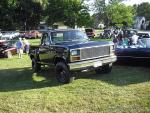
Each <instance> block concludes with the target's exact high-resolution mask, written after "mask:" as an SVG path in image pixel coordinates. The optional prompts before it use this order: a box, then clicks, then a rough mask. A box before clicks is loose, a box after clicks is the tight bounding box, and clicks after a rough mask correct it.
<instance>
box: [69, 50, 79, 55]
mask: <svg viewBox="0 0 150 113" xmlns="http://www.w3.org/2000/svg"><path fill="white" fill-rule="evenodd" d="M77 55H80V51H79V50H72V51H71V56H77Z"/></svg>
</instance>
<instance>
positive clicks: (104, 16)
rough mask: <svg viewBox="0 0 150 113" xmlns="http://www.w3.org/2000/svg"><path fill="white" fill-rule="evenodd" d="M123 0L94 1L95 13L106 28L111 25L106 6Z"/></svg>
mask: <svg viewBox="0 0 150 113" xmlns="http://www.w3.org/2000/svg"><path fill="white" fill-rule="evenodd" d="M121 1H124V0H109V1H106V0H95V4H94V7H95V9H96V13H97V14H98V18H99V20H100V21H102V22H104V24H105V25H106V26H107V27H108V26H109V24H110V23H111V21H110V18H109V15H108V8H107V7H108V6H110V5H114V4H117V3H120V2H121Z"/></svg>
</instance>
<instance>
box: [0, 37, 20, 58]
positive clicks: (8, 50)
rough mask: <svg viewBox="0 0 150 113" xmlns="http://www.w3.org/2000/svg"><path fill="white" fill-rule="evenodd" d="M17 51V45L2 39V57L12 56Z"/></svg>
mask: <svg viewBox="0 0 150 113" xmlns="http://www.w3.org/2000/svg"><path fill="white" fill-rule="evenodd" d="M16 53H17V50H16V47H14V46H13V44H12V43H11V42H8V41H6V40H0V58H10V57H12V55H15V54H16Z"/></svg>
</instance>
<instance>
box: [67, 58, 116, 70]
mask: <svg viewBox="0 0 150 113" xmlns="http://www.w3.org/2000/svg"><path fill="white" fill-rule="evenodd" d="M116 60H117V57H116V56H109V57H105V58H98V59H94V60H87V61H81V62H75V63H70V64H68V65H69V68H70V70H81V69H83V68H89V67H93V68H94V67H98V66H103V65H105V64H110V63H113V62H115V61H116ZM98 63H99V64H100V65H95V64H98Z"/></svg>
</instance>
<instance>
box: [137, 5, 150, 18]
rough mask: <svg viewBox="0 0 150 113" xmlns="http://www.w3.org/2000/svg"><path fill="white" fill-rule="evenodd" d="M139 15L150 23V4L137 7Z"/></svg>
mask: <svg viewBox="0 0 150 113" xmlns="http://www.w3.org/2000/svg"><path fill="white" fill-rule="evenodd" d="M136 11H137V15H138V16H144V17H145V18H146V19H147V20H148V21H150V3H142V4H140V5H138V6H137V7H136Z"/></svg>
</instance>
